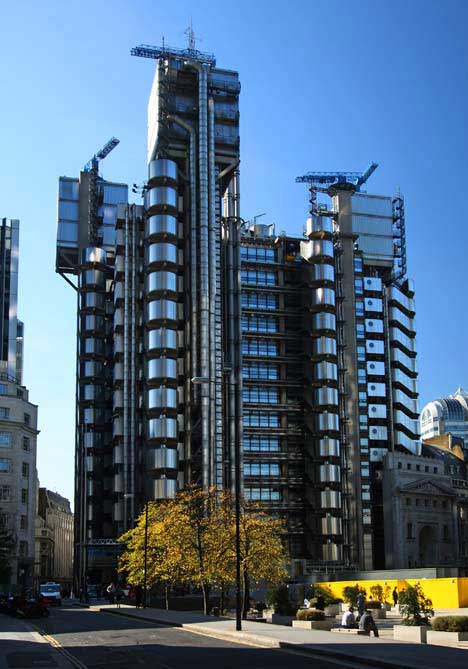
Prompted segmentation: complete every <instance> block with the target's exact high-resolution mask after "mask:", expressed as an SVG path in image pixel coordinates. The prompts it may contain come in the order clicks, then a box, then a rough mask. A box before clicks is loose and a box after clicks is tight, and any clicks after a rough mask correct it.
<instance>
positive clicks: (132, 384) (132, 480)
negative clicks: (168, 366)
mask: <svg viewBox="0 0 468 669" xmlns="http://www.w3.org/2000/svg"><path fill="white" fill-rule="evenodd" d="M131 213H132V322H131V367H130V495H131V497H130V518H131V520H132V523H133V519H134V518H135V450H136V449H135V385H136V364H135V363H136V355H135V347H136V296H137V292H136V264H137V257H136V253H137V251H136V235H137V222H136V210H135V205H132V209H131Z"/></svg>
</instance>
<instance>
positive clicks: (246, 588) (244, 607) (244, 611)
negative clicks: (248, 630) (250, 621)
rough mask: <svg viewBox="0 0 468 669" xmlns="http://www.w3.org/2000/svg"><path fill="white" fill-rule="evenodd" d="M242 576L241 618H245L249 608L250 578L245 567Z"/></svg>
mask: <svg viewBox="0 0 468 669" xmlns="http://www.w3.org/2000/svg"><path fill="white" fill-rule="evenodd" d="M243 578H244V598H243V601H242V619H243V620H247V611H248V610H249V608H250V580H249V573H248V571H247V569H244V572H243Z"/></svg>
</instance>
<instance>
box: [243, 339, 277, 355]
mask: <svg viewBox="0 0 468 669" xmlns="http://www.w3.org/2000/svg"><path fill="white" fill-rule="evenodd" d="M242 353H243V354H244V355H265V356H276V355H278V343H277V342H275V341H267V340H266V339H244V340H243V341H242Z"/></svg>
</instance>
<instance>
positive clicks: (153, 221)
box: [146, 214, 177, 238]
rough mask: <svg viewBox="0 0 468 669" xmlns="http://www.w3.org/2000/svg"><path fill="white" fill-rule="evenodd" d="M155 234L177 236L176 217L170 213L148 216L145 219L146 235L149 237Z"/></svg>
mask: <svg viewBox="0 0 468 669" xmlns="http://www.w3.org/2000/svg"><path fill="white" fill-rule="evenodd" d="M157 235H173V236H177V218H176V217H175V216H172V215H171V214H155V215H154V216H149V217H148V219H147V221H146V236H147V237H148V238H151V237H156V236H157Z"/></svg>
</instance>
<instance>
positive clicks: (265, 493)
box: [244, 486, 282, 502]
mask: <svg viewBox="0 0 468 669" xmlns="http://www.w3.org/2000/svg"><path fill="white" fill-rule="evenodd" d="M244 495H245V498H246V499H250V500H252V501H260V502H279V501H280V500H281V499H282V495H281V491H280V490H278V489H277V488H268V487H263V488H251V487H250V486H246V487H245V488H244Z"/></svg>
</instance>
